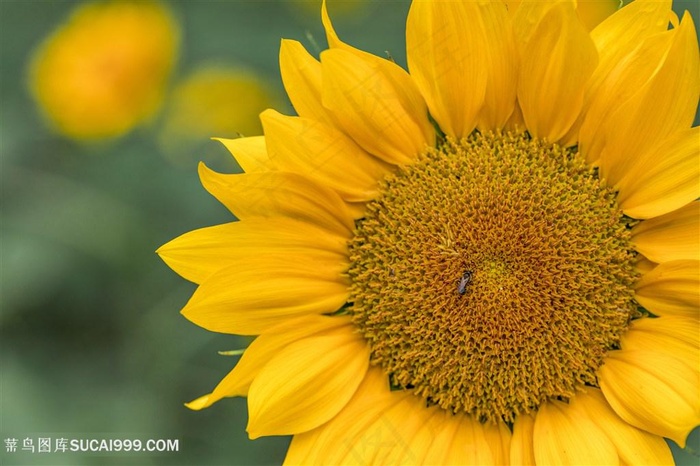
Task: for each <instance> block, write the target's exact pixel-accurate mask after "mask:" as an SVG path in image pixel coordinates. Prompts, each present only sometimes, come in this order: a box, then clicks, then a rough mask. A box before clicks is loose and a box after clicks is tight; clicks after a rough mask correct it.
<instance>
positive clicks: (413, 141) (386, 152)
mask: <svg viewBox="0 0 700 466" xmlns="http://www.w3.org/2000/svg"><path fill="white" fill-rule="evenodd" d="M321 65H322V68H323V94H322V100H323V105H324V106H325V107H326V108H327V109H328V110H329V111H330V112H331V113H332V115H333V118H334V121H336V122H337V123H338V124H339V125H340V127H341V128H342V130H343V131H344V132H345V133H347V134H348V135H350V136H351V137H352V138H353V139H354V140H355V141H356V142H357V143H358V144H359V145H360V146H362V147H363V148H364V149H365V150H366V151H367V152H369V153H371V154H373V155H375V156H377V157H379V158H381V159H382V160H385V161H387V162H389V163H394V164H407V163H411V162H412V161H413V160H414V159H415V157H416V156H417V155H418V154H419V153H420V152H422V151H423V150H424V149H425V147H426V146H432V145H433V144H434V142H435V131H434V129H433V127H432V125H431V124H430V121H429V120H428V109H427V107H426V105H425V102H424V101H423V97H422V96H421V95H420V93H419V92H418V89H417V88H416V86H415V84H414V83H413V81H411V78H410V76H409V75H408V73H406V72H405V71H404V70H402V69H401V68H400V67H399V66H398V65H396V64H394V63H392V62H390V61H388V60H383V59H376V60H367V59H365V58H363V57H360V56H358V55H357V54H354V53H352V52H349V51H347V50H343V49H331V50H326V51H325V52H323V53H321Z"/></svg>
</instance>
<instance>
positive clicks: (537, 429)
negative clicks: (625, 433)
mask: <svg viewBox="0 0 700 466" xmlns="http://www.w3.org/2000/svg"><path fill="white" fill-rule="evenodd" d="M533 441H534V455H535V460H536V462H537V464H618V456H617V450H616V448H615V445H613V443H612V442H611V441H610V440H609V439H608V437H607V436H606V435H605V433H604V432H602V431H601V430H600V429H599V428H598V427H597V426H596V425H595V424H594V423H593V422H591V420H589V419H587V418H585V417H581V416H579V415H577V413H576V412H574V411H573V410H572V408H571V406H570V405H568V404H565V403H562V402H561V401H557V400H552V401H549V402H547V403H544V404H543V405H541V406H540V407H539V409H538V411H537V417H536V418H535V426H534V431H533Z"/></svg>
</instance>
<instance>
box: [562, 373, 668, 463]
mask: <svg viewBox="0 0 700 466" xmlns="http://www.w3.org/2000/svg"><path fill="white" fill-rule="evenodd" d="M571 409H572V410H573V412H574V413H577V414H578V415H579V416H580V417H585V418H587V419H588V420H590V421H591V422H593V424H595V425H596V427H598V429H599V430H600V431H601V432H603V433H604V435H605V436H606V437H607V438H608V439H609V440H610V442H612V444H613V445H614V446H615V449H616V450H617V454H618V456H619V459H620V463H621V464H635V465H636V464H639V465H643V464H646V465H650V466H651V465H662V464H668V465H671V464H674V463H673V456H672V455H671V450H670V449H669V447H668V445H667V444H666V442H665V441H664V439H663V438H661V437H660V436H658V435H653V434H650V433H649V432H645V431H643V430H640V429H638V428H636V427H634V426H632V425H630V424H628V423H627V422H625V421H624V420H622V419H621V418H620V417H619V416H618V415H617V414H616V413H615V411H613V409H612V408H611V407H610V405H609V404H608V402H607V401H606V400H605V397H604V396H603V394H602V392H601V391H600V390H599V389H597V388H593V387H588V388H586V393H580V394H577V395H576V397H574V399H573V400H572V401H571Z"/></svg>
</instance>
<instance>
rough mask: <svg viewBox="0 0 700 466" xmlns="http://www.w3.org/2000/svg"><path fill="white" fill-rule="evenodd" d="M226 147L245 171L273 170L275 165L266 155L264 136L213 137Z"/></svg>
mask: <svg viewBox="0 0 700 466" xmlns="http://www.w3.org/2000/svg"><path fill="white" fill-rule="evenodd" d="M214 140H215V141H219V142H220V143H221V144H223V145H224V147H226V149H228V151H229V152H230V153H231V154H232V155H233V156H234V158H235V159H236V162H238V165H240V166H241V168H242V169H243V171H244V172H246V173H256V172H264V171H270V170H275V169H276V168H275V166H274V165H273V164H272V162H270V158H269V157H268V156H267V148H266V146H265V136H253V137H249V138H238V139H222V138H214Z"/></svg>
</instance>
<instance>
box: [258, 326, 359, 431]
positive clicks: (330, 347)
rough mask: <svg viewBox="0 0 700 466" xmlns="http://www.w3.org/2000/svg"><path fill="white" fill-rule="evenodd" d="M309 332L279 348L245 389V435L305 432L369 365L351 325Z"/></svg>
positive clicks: (346, 397) (338, 403)
mask: <svg viewBox="0 0 700 466" xmlns="http://www.w3.org/2000/svg"><path fill="white" fill-rule="evenodd" d="M328 333H329V334H328V335H319V336H316V335H314V336H310V337H307V338H304V339H301V340H298V341H296V342H293V343H290V344H289V345H288V346H286V347H285V348H283V349H281V350H279V351H278V352H277V354H276V355H275V356H274V357H273V358H272V359H271V360H270V361H269V362H268V363H267V364H265V366H263V368H262V369H261V370H260V372H259V373H258V374H257V375H256V376H255V379H253V382H252V383H251V384H250V389H249V391H248V411H249V415H250V419H249V421H248V434H249V435H250V437H251V438H257V437H260V436H262V435H288V434H296V433H301V432H306V431H308V430H311V429H313V428H315V427H318V426H319V425H321V424H323V423H325V422H327V421H329V420H330V419H332V418H333V417H334V416H335V415H336V414H338V412H339V411H340V410H341V409H343V407H344V406H345V405H346V404H347V403H348V401H350V399H351V398H352V396H353V395H354V394H355V391H356V390H357V388H358V386H359V385H360V382H361V381H362V379H363V378H364V376H365V374H366V373H367V368H368V366H369V347H368V345H367V342H366V341H365V340H364V338H362V336H361V335H359V334H357V333H356V331H355V330H354V329H353V327H351V326H343V327H338V328H336V329H334V330H331V331H329V332H328Z"/></svg>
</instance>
